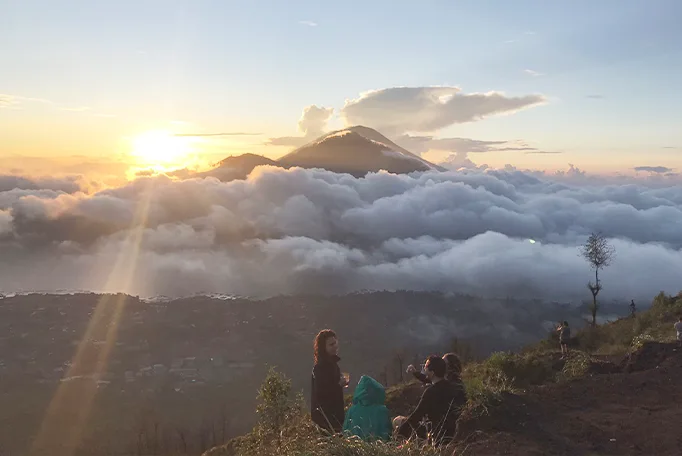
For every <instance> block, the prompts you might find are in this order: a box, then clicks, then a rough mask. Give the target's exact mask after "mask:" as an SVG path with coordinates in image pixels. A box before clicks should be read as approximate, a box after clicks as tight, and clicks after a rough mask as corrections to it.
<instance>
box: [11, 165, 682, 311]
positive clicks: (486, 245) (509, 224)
mask: <svg viewBox="0 0 682 456" xmlns="http://www.w3.org/2000/svg"><path fill="white" fill-rule="evenodd" d="M15 179H16V180H15V182H18V183H20V184H21V183H22V182H23V181H21V180H20V179H17V178H15ZM4 182H8V180H7V179H5V180H4ZM38 182H40V181H36V182H33V184H21V185H23V187H31V188H24V189H21V188H12V189H9V185H5V187H3V190H2V191H0V254H1V255H2V258H3V260H4V261H3V262H2V264H0V290H2V291H12V290H18V289H34V290H35V289H45V290H50V289H64V288H80V289H91V290H96V291H127V292H130V293H133V294H141V295H154V294H168V295H186V294H191V293H195V292H202V291H203V292H228V293H236V294H244V295H251V296H267V295H273V294H280V293H296V292H339V293H344V292H350V291H354V290H361V289H413V290H442V291H453V292H463V293H472V294H478V295H483V296H507V295H509V296H518V297H521V296H533V297H540V298H546V299H571V300H574V301H580V300H582V299H583V298H585V299H586V298H588V297H589V292H588V290H587V289H586V288H585V284H586V283H587V281H588V280H589V278H590V277H591V273H590V270H589V268H588V267H587V265H586V264H585V262H584V261H583V260H582V259H581V258H579V256H578V255H577V245H578V244H579V243H581V242H582V241H583V240H584V239H585V237H586V236H587V235H588V234H589V233H590V232H591V231H602V232H604V233H606V234H607V235H608V236H609V237H611V238H613V243H614V245H615V247H616V249H617V253H618V258H617V260H616V262H614V264H613V265H612V266H611V267H610V268H608V269H607V270H606V271H605V272H604V273H603V274H602V278H603V281H604V291H603V297H604V299H611V298H626V299H631V298H634V299H645V298H650V297H651V296H652V295H654V294H656V293H657V292H658V291H660V290H665V291H667V292H670V293H672V292H677V291H678V288H680V284H679V271H680V270H681V269H682V251H681V250H680V249H681V248H682V186H680V185H679V182H676V181H672V180H670V179H668V178H666V177H665V176H658V175H656V176H652V177H651V178H647V179H642V180H638V181H633V180H632V179H631V180H629V181H626V180H623V181H622V182H611V183H609V182H602V181H599V180H597V179H596V178H591V177H590V176H586V175H585V174H584V172H582V171H580V170H579V169H578V168H575V167H573V168H572V171H569V172H567V173H563V174H558V175H553V176H550V175H545V174H543V173H538V172H536V173H531V172H524V171H520V170H516V169H514V168H512V167H508V168H507V169H504V170H486V171H480V170H476V171H466V172H445V173H439V172H427V173H422V174H415V175H393V174H388V173H383V172H382V173H375V174H369V175H368V176H367V177H365V178H354V177H352V176H349V175H346V174H334V173H331V172H328V171H322V170H304V169H300V168H293V169H289V170H285V169H282V168H276V167H268V166H265V167H259V168H256V169H255V170H254V171H253V173H252V174H251V175H250V176H249V178H248V179H246V180H235V181H232V182H219V181H218V180H216V179H212V178H207V179H188V180H172V179H169V178H166V177H163V176H157V177H146V178H141V179H138V180H136V181H134V182H131V183H129V184H127V185H125V186H122V187H119V188H114V189H108V190H104V191H100V192H98V193H96V194H92V195H88V194H85V193H81V192H79V191H75V192H71V190H73V189H72V188H70V187H68V186H67V187H64V188H63V189H59V187H60V185H61V184H59V185H56V184H55V183H54V182H50V181H44V182H43V183H42V186H44V187H45V188H35V187H36V185H37V186H39V187H40V186H41V185H38ZM529 239H534V240H536V241H537V242H536V243H534V244H532V243H530V242H529V241H528V240H529Z"/></svg>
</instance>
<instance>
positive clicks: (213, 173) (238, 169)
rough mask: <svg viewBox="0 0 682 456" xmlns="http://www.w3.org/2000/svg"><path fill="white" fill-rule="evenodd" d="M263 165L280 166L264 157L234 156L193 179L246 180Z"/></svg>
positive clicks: (252, 155)
mask: <svg viewBox="0 0 682 456" xmlns="http://www.w3.org/2000/svg"><path fill="white" fill-rule="evenodd" d="M261 165H270V166H279V164H278V163H277V162H276V161H274V160H271V159H269V158H267V157H264V156H262V155H256V154H242V155H233V156H230V157H227V158H225V159H223V160H221V161H220V162H218V163H217V165H216V167H215V168H213V169H210V170H208V171H204V172H201V173H197V174H196V175H195V176H193V177H201V178H203V177H215V178H217V179H219V180H221V181H230V180H234V179H245V178H246V177H247V176H248V175H249V174H250V173H251V171H253V169H254V168H255V167H256V166H261Z"/></svg>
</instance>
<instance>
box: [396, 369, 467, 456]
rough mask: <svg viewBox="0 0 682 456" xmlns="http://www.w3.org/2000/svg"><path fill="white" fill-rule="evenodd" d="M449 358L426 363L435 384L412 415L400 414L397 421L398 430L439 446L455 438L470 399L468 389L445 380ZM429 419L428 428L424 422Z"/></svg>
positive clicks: (429, 377)
mask: <svg viewBox="0 0 682 456" xmlns="http://www.w3.org/2000/svg"><path fill="white" fill-rule="evenodd" d="M445 373H446V365H445V360H443V358H440V357H438V356H429V358H428V359H427V360H426V363H425V364H424V374H425V375H426V376H427V377H428V379H429V381H430V383H431V386H429V387H428V388H426V390H424V393H423V394H422V397H421V399H420V400H419V404H418V405H417V408H416V409H414V411H413V412H412V413H411V414H410V416H408V417H407V418H405V417H396V418H395V419H394V424H395V425H396V427H397V430H396V433H397V434H398V435H400V436H402V437H405V438H409V437H411V436H412V434H413V433H416V434H417V436H418V437H422V438H423V437H425V436H426V437H427V438H428V441H429V443H431V444H434V445H436V446H440V445H444V444H445V445H447V444H448V443H450V442H451V441H452V439H453V438H454V436H455V431H456V429H457V419H458V418H459V415H460V413H461V410H462V407H464V405H465V404H466V401H467V398H466V394H465V393H464V390H460V389H459V388H456V387H455V385H453V384H452V383H451V382H449V381H447V380H445ZM424 419H425V420H426V422H427V426H426V429H425V428H424V426H422V425H421V424H420V422H421V421H422V420H424Z"/></svg>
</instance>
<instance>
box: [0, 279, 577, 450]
mask: <svg viewBox="0 0 682 456" xmlns="http://www.w3.org/2000/svg"><path fill="white" fill-rule="evenodd" d="M226 298H231V299H226ZM119 306H120V309H121V313H120V314H119V315H118V317H117V318H118V320H117V325H116V331H115V333H113V334H110V333H109V332H108V329H107V327H106V325H105V323H107V322H109V321H113V318H114V315H115V310H116V309H118V308H119ZM95 315H99V316H100V318H99V320H100V321H101V322H102V323H100V324H99V325H95V326H93V327H92V328H91V327H90V325H91V322H92V319H93V318H94V316H95ZM580 315H581V310H580V309H577V308H572V307H564V306H560V305H554V304H551V303H542V302H539V301H522V300H506V299H502V300H484V299H479V298H475V297H471V296H457V295H443V294H441V293H419V292H408V291H405V292H371V293H356V294H351V295H345V296H326V295H298V296H279V297H274V298H271V299H267V300H260V301H254V300H250V299H247V298H238V297H229V296H224V295H217V296H194V297H190V298H185V299H176V300H168V299H155V300H140V299H138V298H136V297H132V296H126V295H122V294H119V295H99V294H95V293H81V294H78V293H75V294H72V293H66V294H61V295H58V294H39V293H34V294H27V295H8V296H7V297H4V298H2V296H0V423H2V426H0V443H2V447H0V452H5V453H6V454H10V455H14V454H25V449H26V448H27V445H28V442H30V439H31V436H32V435H34V434H35V433H36V432H37V431H38V429H40V426H41V420H42V419H43V418H44V413H45V409H46V407H47V406H48V405H49V403H50V401H51V400H52V398H53V397H54V395H55V394H56V393H57V391H59V390H61V391H62V392H64V393H69V394H73V395H74V397H76V398H79V397H81V395H82V394H83V391H84V388H87V387H91V386H93V385H94V386H95V387H96V393H97V394H96V401H95V402H94V403H93V406H92V409H91V410H90V414H89V416H88V420H87V426H86V428H85V429H83V431H82V432H83V442H82V443H81V449H82V451H83V452H85V454H93V452H95V451H94V450H97V451H100V452H101V453H104V454H106V453H112V454H118V453H116V452H117V451H121V449H124V450H127V449H128V445H131V444H132V445H137V443H136V441H137V439H138V433H140V432H142V431H144V432H146V433H149V434H151V433H153V430H154V427H155V426H157V427H158V429H159V433H160V434H159V435H160V436H159V437H158V439H159V442H157V443H159V444H162V443H164V442H165V443H164V444H167V445H179V444H180V443H179V442H178V441H179V439H180V434H179V432H181V433H182V435H183V438H184V439H186V441H187V445H188V449H191V450H192V451H193V452H194V454H196V453H200V452H201V451H203V450H206V449H207V448H209V447H210V446H213V445H214V444H219V443H221V442H223V441H225V440H226V439H229V438H230V437H233V436H235V435H239V434H243V433H245V432H247V431H248V430H249V429H250V428H251V427H252V426H253V424H254V422H255V418H256V413H255V406H256V400H255V398H256V390H257V387H258V384H259V383H260V382H261V381H262V379H263V377H264V375H265V374H266V372H267V366H268V365H275V366H278V368H279V369H280V370H281V371H282V372H284V373H286V375H287V376H289V377H290V378H291V379H292V382H293V387H294V388H295V389H296V390H301V389H302V390H304V391H305V392H306V394H307V389H308V387H309V385H310V377H309V375H310V368H311V356H312V355H311V341H312V340H313V338H314V336H315V334H316V332H317V331H319V329H320V328H324V327H332V328H334V329H335V330H336V331H337V333H338V334H339V335H340V337H341V340H342V342H341V344H342V348H341V350H342V357H343V361H342V362H343V365H344V368H345V369H347V370H348V371H349V372H350V373H351V375H352V378H354V379H357V378H359V377H360V375H361V374H363V373H369V374H370V375H373V376H375V377H377V378H381V379H382V381H385V382H387V383H389V384H395V383H396V382H399V381H400V374H401V373H402V372H403V371H404V369H401V368H400V367H399V366H400V362H399V360H398V359H397V356H398V355H399V356H400V357H401V359H402V362H405V360H407V359H410V360H412V359H413V358H414V357H415V356H417V355H418V356H423V355H424V354H425V353H428V352H429V351H431V350H438V349H439V348H438V347H440V346H442V345H444V344H447V343H448V341H449V339H451V338H452V337H454V336H458V337H460V338H462V339H466V340H469V341H471V343H472V344H473V345H474V346H475V348H476V351H477V354H479V355H487V354H488V353H490V352H491V351H492V350H502V349H517V348H519V347H520V346H522V345H523V344H527V343H529V342H531V341H534V340H538V339H540V338H542V337H543V336H544V335H545V334H546V329H545V328H546V324H547V321H551V320H553V319H556V318H566V319H569V320H571V321H576V322H577V321H579V320H580ZM359 316H360V317H361V318H359ZM491 322H493V323H492V324H491ZM110 338H113V339H110ZM84 339H85V341H84V342H83V340H84ZM107 340H109V341H113V345H111V346H110V348H111V350H110V351H109V352H108V353H107V363H106V364H105V365H104V366H101V367H98V365H97V362H96V358H97V356H99V354H100V353H102V350H103V348H104V347H107V346H108V345H107V344H105V341H107ZM79 348H81V349H82V354H83V355H84V356H83V357H82V360H81V362H78V363H74V357H75V355H76V353H77V352H78V351H79ZM67 397H70V396H68V395H67ZM17 411H20V413H19V412H17ZM56 416H57V418H55V423H58V424H59V426H56V427H55V428H54V429H53V430H52V431H51V432H53V433H55V434H59V433H62V431H64V429H67V430H68V429H69V428H72V427H73V426H75V424H74V421H73V420H75V419H77V417H76V416H73V415H71V414H70V413H66V414H64V415H56ZM62 427H63V428H64V429H63V428H62ZM64 432H67V431H64ZM207 432H210V437H209V436H207V435H205V434H206V433H207ZM148 438H149V439H150V441H154V442H156V440H152V437H151V436H150V435H148ZM86 450H87V451H86ZM88 451H90V452H88ZM5 453H3V456H4V454H5ZM58 454H59V453H58V452H56V449H55V448H52V455H58ZM135 454H137V453H135Z"/></svg>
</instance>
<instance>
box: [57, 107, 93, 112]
mask: <svg viewBox="0 0 682 456" xmlns="http://www.w3.org/2000/svg"><path fill="white" fill-rule="evenodd" d="M90 109H91V108H89V107H87V106H75V107H63V108H59V110H60V111H69V112H85V111H90Z"/></svg>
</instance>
